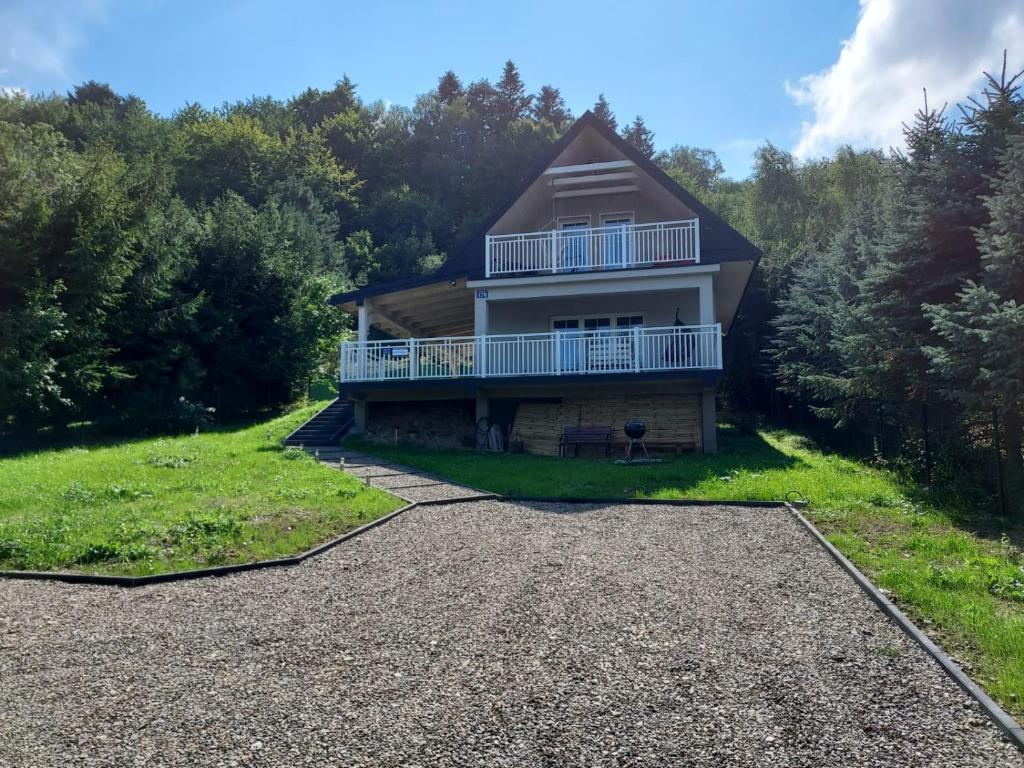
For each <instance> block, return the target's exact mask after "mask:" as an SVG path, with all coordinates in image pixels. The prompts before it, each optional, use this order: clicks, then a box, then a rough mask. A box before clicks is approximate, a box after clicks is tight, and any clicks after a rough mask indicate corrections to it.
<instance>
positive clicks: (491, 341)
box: [340, 323, 722, 383]
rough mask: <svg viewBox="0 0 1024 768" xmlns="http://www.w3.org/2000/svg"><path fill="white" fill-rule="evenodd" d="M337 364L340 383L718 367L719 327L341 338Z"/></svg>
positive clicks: (686, 369) (719, 351)
mask: <svg viewBox="0 0 1024 768" xmlns="http://www.w3.org/2000/svg"><path fill="white" fill-rule="evenodd" d="M340 365H341V381H342V382H343V383H345V382H360V381H415V380H420V379H461V378H501V377H522V376H566V375H570V376H578V375H595V376H600V375H602V374H623V373H631V372H632V373H656V372H657V373H663V372H671V371H681V372H685V371H704V370H721V368H722V327H721V325H719V324H718V323H715V324H713V325H697V326H678V325H673V326H667V327H661V328H644V327H640V326H636V327H633V328H629V329H623V330H615V331H607V330H598V331H553V332H551V333H523V334H500V335H488V336H449V337H443V338H433V339H394V340H387V341H368V342H365V343H362V344H360V343H359V342H354V341H345V342H342V345H341V360H340Z"/></svg>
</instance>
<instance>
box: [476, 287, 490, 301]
mask: <svg viewBox="0 0 1024 768" xmlns="http://www.w3.org/2000/svg"><path fill="white" fill-rule="evenodd" d="M476 297H477V298H478V299H486V298H487V289H486V288H481V289H480V290H478V291H477V292H476Z"/></svg>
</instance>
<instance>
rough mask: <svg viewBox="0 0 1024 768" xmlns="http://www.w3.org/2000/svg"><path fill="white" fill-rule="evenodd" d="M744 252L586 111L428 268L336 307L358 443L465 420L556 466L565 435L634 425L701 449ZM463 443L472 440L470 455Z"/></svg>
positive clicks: (754, 256)
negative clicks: (504, 433) (344, 315)
mask: <svg viewBox="0 0 1024 768" xmlns="http://www.w3.org/2000/svg"><path fill="white" fill-rule="evenodd" d="M759 258H760V253H759V251H758V250H757V249H756V248H755V247H754V246H753V245H751V244H750V242H748V241H747V240H746V239H744V238H743V237H742V236H741V235H740V234H739V233H738V232H736V231H735V230H734V229H732V228H731V227H729V226H728V225H727V224H725V223H724V222H723V221H722V220H721V219H720V218H719V217H718V216H716V215H715V214H714V213H713V212H711V211H710V210H709V209H708V208H707V207H706V206H704V205H703V204H702V203H700V202H699V201H698V200H697V199H696V198H695V197H694V196H693V195H692V194H690V193H689V192H687V191H686V190H685V189H683V188H681V187H680V186H679V185H678V184H677V183H675V182H674V181H673V180H672V179H671V178H669V177H668V176H667V175H666V174H665V173H664V172H663V171H662V170H661V169H660V168H658V167H657V166H656V165H655V164H654V163H652V162H651V161H650V160H648V159H647V158H646V157H644V156H643V155H642V154H641V153H639V152H638V151H637V150H636V149H634V148H633V147H632V146H631V145H629V144H628V143H626V142H625V141H624V140H623V139H622V138H621V137H620V136H618V135H617V134H616V133H615V132H614V131H612V130H610V129H609V128H608V127H607V126H606V125H605V124H604V123H603V122H602V121H601V120H599V119H598V118H597V117H595V116H594V115H593V114H592V113H590V112H588V113H586V114H584V115H583V116H582V117H581V118H580V119H579V120H577V121H576V123H575V124H574V125H573V126H572V127H571V128H570V129H569V130H568V132H566V134H565V135H564V136H563V137H562V138H561V140H559V141H558V142H557V143H556V144H554V145H553V146H552V147H551V149H550V151H549V152H548V154H547V156H546V157H544V158H543V159H542V161H541V162H540V163H539V164H538V166H537V168H536V169H535V170H534V171H533V172H532V173H530V174H529V175H528V176H527V178H526V181H525V183H524V184H523V185H522V186H521V187H520V188H519V189H517V190H515V191H514V194H512V195H511V196H510V198H509V199H508V200H507V201H506V202H505V203H504V204H503V205H501V206H499V207H498V208H497V210H496V211H495V212H494V213H493V215H492V216H491V217H490V218H489V219H488V220H487V221H486V222H485V223H484V224H483V226H482V227H481V228H480V230H479V231H478V232H477V233H476V235H475V236H474V237H473V238H471V239H470V240H469V242H468V243H467V244H466V246H465V247H464V248H463V249H462V250H461V251H458V252H455V253H454V254H452V255H450V256H449V258H448V259H447V261H446V262H445V263H444V264H443V265H442V266H441V267H440V268H439V269H438V270H437V271H436V272H434V273H432V274H429V275H417V276H415V277H410V278H407V279H404V280H400V281H397V282H393V283H389V284H380V285H369V286H367V287H365V288H361V289H359V290H356V291H351V292H348V293H343V294H339V295H337V296H335V297H333V299H332V303H333V304H335V305H336V306H338V307H340V308H341V309H342V310H344V311H346V312H349V313H351V314H352V315H354V316H356V318H357V328H358V338H357V339H356V340H353V341H346V342H344V343H343V344H342V348H341V358H340V364H341V371H340V378H341V390H342V393H343V395H344V396H346V397H349V398H351V399H352V400H354V402H355V430H356V431H357V432H359V431H363V432H369V433H371V434H375V435H378V436H383V437H388V438H390V437H398V438H402V439H410V440H416V439H419V440H425V441H427V442H431V441H432V442H435V443H436V442H442V443H443V442H445V441H450V442H455V441H458V440H465V439H466V438H467V437H468V438H470V439H471V438H472V436H473V434H474V431H475V430H474V427H475V426H476V424H477V423H479V421H478V420H480V419H482V418H484V417H486V418H488V419H490V420H491V421H492V422H494V423H497V424H500V425H502V426H506V427H510V429H511V433H512V436H513V438H515V439H516V440H517V442H521V443H522V444H523V445H524V447H525V450H526V451H528V452H534V453H546V454H554V453H557V451H558V445H559V436H560V434H561V431H562V428H563V427H564V426H565V425H596V424H605V425H611V426H612V427H613V429H614V431H615V435H616V440H617V441H620V442H625V436H624V435H623V433H622V425H623V423H624V422H625V421H626V420H627V419H629V418H631V417H638V418H640V419H643V420H644V421H645V422H646V424H647V428H648V433H647V437H646V442H647V443H648V445H650V446H654V445H663V446H668V447H675V448H676V449H685V450H699V451H705V452H711V451H715V450H716V437H715V434H716V430H715V426H716V414H715V388H716V385H717V383H718V381H719V380H720V378H721V375H722V338H723V336H725V335H728V333H729V329H730V327H731V326H732V323H733V319H734V317H735V315H736V311H737V308H738V306H739V304H740V301H741V299H742V298H743V295H744V292H745V290H746V287H747V284H748V283H749V281H750V277H751V274H752V272H753V270H754V268H755V266H756V265H757V262H758V260H759ZM470 444H471V443H470Z"/></svg>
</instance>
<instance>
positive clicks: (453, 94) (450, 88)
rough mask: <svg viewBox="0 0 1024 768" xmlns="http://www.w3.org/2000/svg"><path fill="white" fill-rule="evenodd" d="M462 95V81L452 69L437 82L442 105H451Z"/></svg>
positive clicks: (438, 95)
mask: <svg viewBox="0 0 1024 768" xmlns="http://www.w3.org/2000/svg"><path fill="white" fill-rule="evenodd" d="M461 95H462V81H461V80H459V78H458V77H457V76H456V75H455V73H454V72H452V71H451V70H450V69H449V70H448V71H447V72H445V73H444V74H443V75H441V79H440V80H438V82H437V98H438V100H439V101H440V102H441V103H442V104H451V103H452V102H453V101H455V100H456V99H457V98H459V96H461Z"/></svg>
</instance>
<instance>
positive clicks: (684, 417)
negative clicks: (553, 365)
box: [512, 394, 701, 456]
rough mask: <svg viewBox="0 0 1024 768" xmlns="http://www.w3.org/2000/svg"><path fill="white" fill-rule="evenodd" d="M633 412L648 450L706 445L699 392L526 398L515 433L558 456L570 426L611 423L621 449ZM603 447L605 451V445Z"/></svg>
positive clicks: (529, 447) (530, 446) (533, 448)
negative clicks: (556, 400)
mask: <svg viewBox="0 0 1024 768" xmlns="http://www.w3.org/2000/svg"><path fill="white" fill-rule="evenodd" d="M633 417H636V418H639V419H641V420H642V421H643V422H644V423H645V424H646V425H647V434H646V435H645V436H644V443H645V444H646V445H647V448H648V450H652V451H653V450H657V449H667V450H700V448H701V430H700V400H699V397H698V396H697V395H695V394H679V395H675V394H659V395H637V396H630V395H607V396H601V397H566V398H563V400H562V402H560V403H521V404H520V405H519V407H518V409H517V410H516V417H515V421H514V423H513V425H512V433H513V434H518V435H519V436H520V437H521V438H522V440H523V446H524V448H525V450H526V452H527V453H536V454H541V455H544V456H557V455H558V438H559V436H560V435H561V434H562V428H563V427H564V426H565V425H567V424H571V425H576V426H578V425H582V424H611V425H612V429H613V430H614V432H615V440H616V446H617V447H618V448H619V449H620V450H621V448H622V447H623V446H624V445H625V444H626V442H627V440H628V438H627V437H626V435H625V433H624V432H623V431H622V426H623V424H625V423H626V421H627V420H628V419H630V418H633ZM599 452H600V453H601V454H602V455H603V450H602V451H599ZM589 453H594V455H596V453H598V452H595V451H590V452H589ZM589 453H588V455H589ZM583 454H584V450H583V449H581V451H580V455H581V456H582V455H583Z"/></svg>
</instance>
